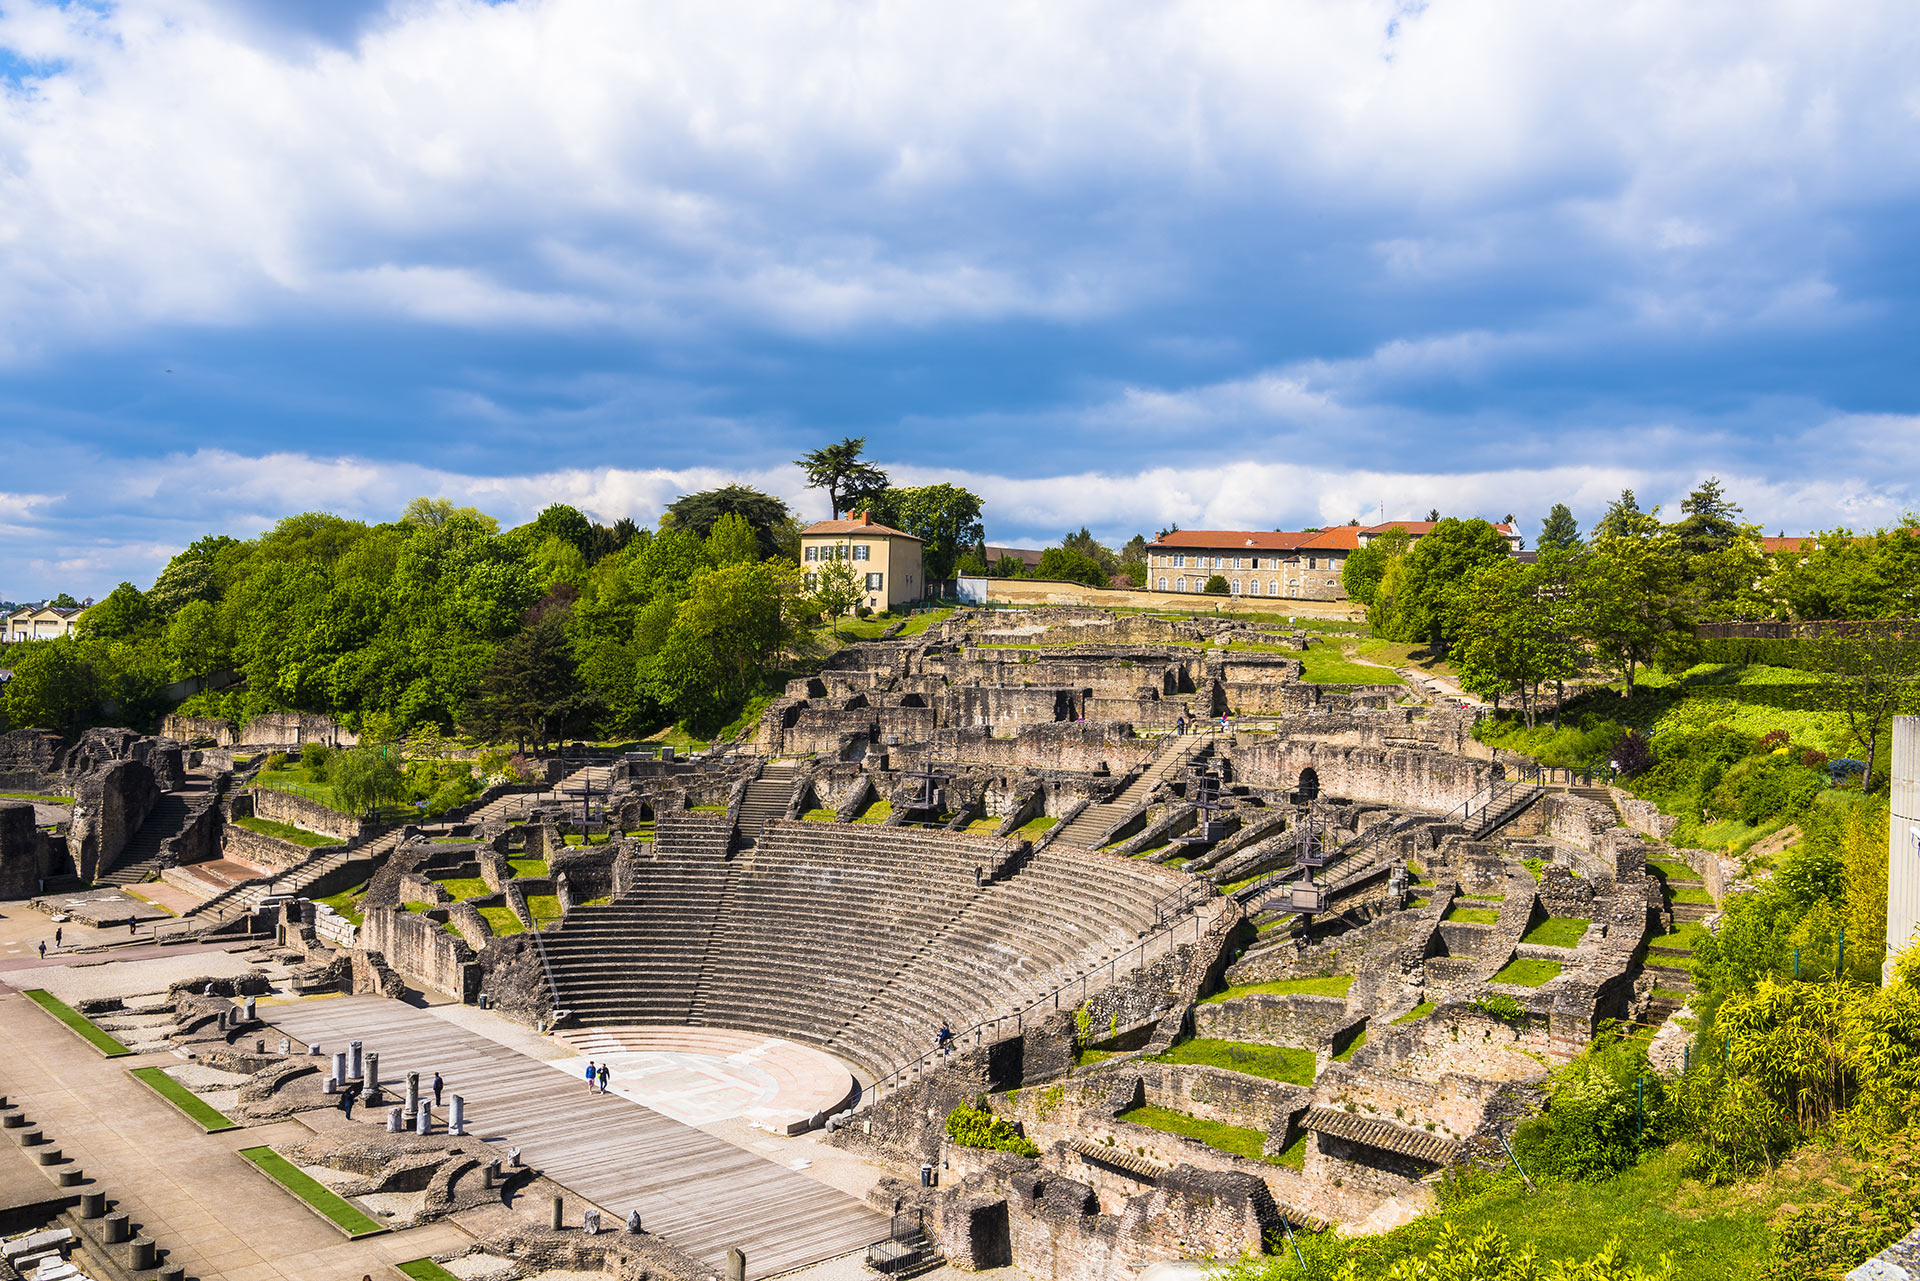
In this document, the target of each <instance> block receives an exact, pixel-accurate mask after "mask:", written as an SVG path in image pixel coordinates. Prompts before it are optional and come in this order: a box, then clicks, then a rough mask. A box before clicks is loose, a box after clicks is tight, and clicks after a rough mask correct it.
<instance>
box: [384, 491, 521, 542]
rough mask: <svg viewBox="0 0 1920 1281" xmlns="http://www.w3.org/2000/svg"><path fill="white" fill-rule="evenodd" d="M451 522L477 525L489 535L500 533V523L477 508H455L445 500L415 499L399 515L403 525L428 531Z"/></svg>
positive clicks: (449, 501)
mask: <svg viewBox="0 0 1920 1281" xmlns="http://www.w3.org/2000/svg"><path fill="white" fill-rule="evenodd" d="M453 521H465V522H468V523H471V524H474V525H477V526H479V527H481V528H483V529H485V531H486V532H487V533H489V534H497V533H499V532H500V522H499V521H498V520H495V519H494V518H493V517H492V516H489V515H487V514H486V513H485V512H483V511H481V510H480V509H479V508H478V507H456V506H454V505H453V502H452V500H450V499H446V498H425V497H421V498H415V499H412V500H410V501H409V502H408V503H407V506H406V510H404V511H402V512H401V513H400V523H401V524H403V525H419V526H423V527H425V528H428V529H438V528H440V527H441V526H442V525H446V524H449V523H451V522H453Z"/></svg>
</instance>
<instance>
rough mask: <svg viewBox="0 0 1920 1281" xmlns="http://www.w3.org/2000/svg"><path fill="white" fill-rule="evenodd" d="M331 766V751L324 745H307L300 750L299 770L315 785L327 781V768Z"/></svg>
mask: <svg viewBox="0 0 1920 1281" xmlns="http://www.w3.org/2000/svg"><path fill="white" fill-rule="evenodd" d="M332 764H333V749H332V748H331V747H328V746H327V745H326V744H325V743H307V744H305V745H303V746H302V747H301V748H300V768H302V769H304V770H306V771H307V776H308V777H309V778H311V779H313V781H314V782H316V783H324V782H326V781H327V768H328V766H330V765H332Z"/></svg>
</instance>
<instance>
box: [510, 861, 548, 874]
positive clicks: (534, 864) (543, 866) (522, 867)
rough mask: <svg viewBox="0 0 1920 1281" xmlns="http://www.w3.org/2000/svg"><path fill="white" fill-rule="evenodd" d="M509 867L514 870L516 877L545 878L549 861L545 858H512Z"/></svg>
mask: <svg viewBox="0 0 1920 1281" xmlns="http://www.w3.org/2000/svg"><path fill="white" fill-rule="evenodd" d="M507 866H508V867H510V868H512V869H513V874H514V875H515V876H545V875H546V874H547V860H545V859H543V858H510V859H508V860H507Z"/></svg>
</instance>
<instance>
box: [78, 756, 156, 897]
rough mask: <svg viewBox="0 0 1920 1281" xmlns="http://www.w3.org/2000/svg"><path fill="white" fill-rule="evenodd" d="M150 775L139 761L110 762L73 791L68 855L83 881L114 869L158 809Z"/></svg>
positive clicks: (86, 777)
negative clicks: (122, 854)
mask: <svg viewBox="0 0 1920 1281" xmlns="http://www.w3.org/2000/svg"><path fill="white" fill-rule="evenodd" d="M159 801H160V789H159V787H157V786H156V785H155V784H154V781H153V771H152V770H151V769H149V768H147V766H145V765H144V764H142V763H140V762H139V761H129V760H121V761H112V762H110V763H108V764H106V765H104V766H102V767H100V768H99V769H96V770H94V771H92V772H91V773H88V774H83V775H81V776H80V778H79V780H78V781H77V782H76V783H75V785H74V798H73V823H72V825H71V826H69V827H68V829H67V849H68V851H69V853H70V854H71V855H72V857H73V863H74V867H75V869H76V870H77V872H78V873H79V876H80V878H81V879H82V880H87V881H91V880H93V879H95V878H96V877H99V876H101V875H104V874H105V873H107V872H110V871H112V870H113V869H114V867H115V865H116V863H117V861H118V859H119V857H120V852H121V851H122V850H124V849H125V848H126V845H127V841H128V840H129V839H131V838H132V836H133V834H134V833H135V832H137V831H139V830H140V825H141V824H142V823H144V822H146V821H147V815H149V814H151V813H152V812H153V807H154V806H155V805H157V804H159Z"/></svg>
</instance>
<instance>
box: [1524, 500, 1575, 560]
mask: <svg viewBox="0 0 1920 1281" xmlns="http://www.w3.org/2000/svg"><path fill="white" fill-rule="evenodd" d="M1534 546H1535V547H1536V548H1537V549H1538V550H1540V551H1543V552H1544V551H1562V552H1570V551H1573V550H1575V549H1577V548H1578V547H1579V546H1580V522H1578V521H1576V520H1575V519H1574V518H1573V509H1572V508H1570V507H1568V506H1567V505H1566V504H1565V503H1555V504H1554V505H1553V509H1552V510H1551V511H1549V512H1548V513H1547V518H1546V519H1545V520H1543V521H1541V522H1540V537H1539V539H1538V540H1537V541H1536V542H1535V544H1534Z"/></svg>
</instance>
